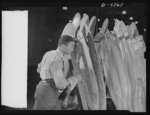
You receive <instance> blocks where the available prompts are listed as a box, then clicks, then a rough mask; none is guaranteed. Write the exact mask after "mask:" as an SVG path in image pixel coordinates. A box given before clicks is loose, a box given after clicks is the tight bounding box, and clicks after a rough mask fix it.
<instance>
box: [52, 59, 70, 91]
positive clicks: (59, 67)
mask: <svg viewBox="0 0 150 115" xmlns="http://www.w3.org/2000/svg"><path fill="white" fill-rule="evenodd" d="M51 72H52V74H53V78H54V82H55V84H56V87H57V88H58V89H65V88H66V87H67V86H68V85H69V84H70V82H69V81H68V80H67V79H66V78H64V76H63V63H62V61H61V60H59V59H57V60H55V61H54V62H53V64H52V65H51Z"/></svg>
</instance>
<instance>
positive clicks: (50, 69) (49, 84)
mask: <svg viewBox="0 0 150 115" xmlns="http://www.w3.org/2000/svg"><path fill="white" fill-rule="evenodd" d="M74 44H75V39H74V38H72V37H71V36H68V35H63V36H61V37H60V39H59V41H58V47H57V49H56V50H51V51H48V52H46V53H45V54H44V56H43V59H42V61H41V62H40V63H39V64H38V68H37V71H38V72H39V74H40V78H41V81H40V82H39V84H38V85H37V86H36V90H35V94H34V98H35V103H34V106H33V110H62V105H61V101H60V100H59V95H60V93H61V92H63V90H64V89H66V88H67V87H69V89H71V90H72V89H73V87H75V86H76V84H77V83H79V82H80V81H82V77H81V75H80V74H75V75H76V76H72V77H69V78H68V79H67V78H66V73H65V71H64V70H65V68H66V66H67V65H66V64H65V63H64V60H65V57H70V54H71V53H72V52H73V49H74Z"/></svg>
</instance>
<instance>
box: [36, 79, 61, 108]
mask: <svg viewBox="0 0 150 115" xmlns="http://www.w3.org/2000/svg"><path fill="white" fill-rule="evenodd" d="M58 97H59V93H58V91H57V89H56V87H55V84H54V81H53V80H50V81H48V82H43V81H40V82H39V84H38V85H37V86H36V90H35V94H34V98H35V103H34V107H33V110H61V109H62V108H61V104H60V100H59V98H58Z"/></svg>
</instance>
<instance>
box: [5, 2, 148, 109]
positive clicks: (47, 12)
mask: <svg viewBox="0 0 150 115" xmlns="http://www.w3.org/2000/svg"><path fill="white" fill-rule="evenodd" d="M110 3H114V2H109V3H107V4H110ZM101 4H102V3H100V2H99V3H98V4H94V5H93V4H90V3H88V4H87V5H85V4H82V3H81V4H77V3H76V4H74V5H72V4H59V3H52V4H51V3H49V6H44V7H41V6H40V5H39V6H38V7H37V6H36V7H33V6H30V5H29V6H27V7H18V6H17V7H12V6H11V7H9V6H7V5H6V4H4V7H3V10H28V89H27V91H28V94H27V99H28V109H32V107H33V104H34V91H35V87H36V85H37V84H38V82H39V80H40V78H39V75H38V74H37V72H36V69H37V64H38V63H39V62H40V61H41V59H42V56H43V55H44V53H45V52H46V51H48V50H53V49H56V48H57V41H58V39H59V37H60V35H61V33H62V31H63V29H64V27H65V25H66V24H67V23H68V22H69V20H71V19H72V18H73V16H74V15H75V13H76V12H79V13H80V14H81V15H82V14H83V13H87V14H88V15H89V17H90V18H91V17H92V16H94V15H95V16H96V17H98V18H99V19H100V22H97V26H96V32H95V33H97V32H99V30H98V28H99V27H101V26H102V23H103V21H104V19H105V18H108V19H109V25H108V29H109V30H110V31H111V30H112V29H113V27H114V21H113V19H114V18H118V19H119V20H123V21H124V23H125V24H128V25H129V24H130V23H131V22H132V21H130V20H129V17H130V16H132V17H133V18H134V19H133V21H138V22H139V23H138V24H137V27H138V30H139V33H140V34H141V35H144V40H145V41H146V32H145V31H144V28H146V22H147V21H146V19H147V18H146V3H142V2H140V3H124V5H123V6H122V7H110V6H105V7H103V8H102V7H101ZM6 6H7V7H6ZM62 6H67V7H68V10H62ZM123 10H126V11H127V14H126V15H122V14H121V13H122V11H123ZM110 103H111V102H110ZM110 109H111V107H110ZM112 109H115V108H114V107H112Z"/></svg>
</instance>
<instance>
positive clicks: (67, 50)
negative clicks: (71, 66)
mask: <svg viewBox="0 0 150 115" xmlns="http://www.w3.org/2000/svg"><path fill="white" fill-rule="evenodd" d="M74 44H75V42H69V43H68V45H67V46H66V53H67V54H71V53H72V52H73V49H74Z"/></svg>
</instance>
